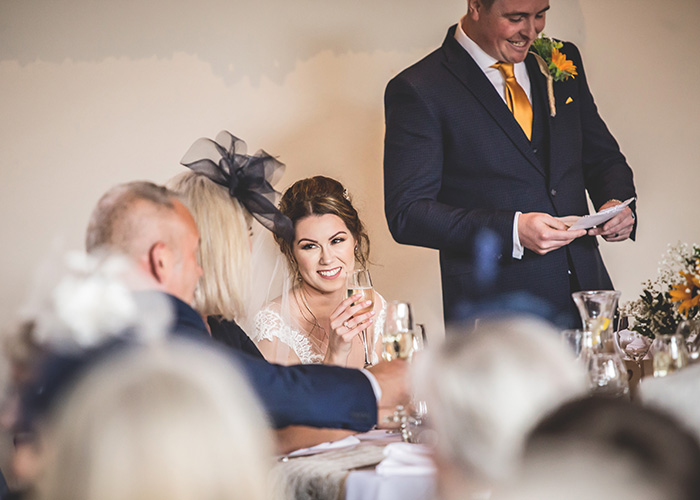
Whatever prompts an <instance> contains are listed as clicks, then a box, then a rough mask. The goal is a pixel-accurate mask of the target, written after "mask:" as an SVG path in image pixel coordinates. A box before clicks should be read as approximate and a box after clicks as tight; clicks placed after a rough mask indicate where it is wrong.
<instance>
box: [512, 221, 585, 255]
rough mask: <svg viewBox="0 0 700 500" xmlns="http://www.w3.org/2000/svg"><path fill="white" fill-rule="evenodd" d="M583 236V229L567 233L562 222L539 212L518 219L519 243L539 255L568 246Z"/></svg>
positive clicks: (566, 228) (565, 226)
mask: <svg viewBox="0 0 700 500" xmlns="http://www.w3.org/2000/svg"><path fill="white" fill-rule="evenodd" d="M585 234H586V230H585V229H578V230H575V231H568V226H567V225H566V224H564V223H563V222H562V221H560V220H558V219H557V218H555V217H552V216H551V215H549V214H545V213H541V212H528V213H524V214H520V217H519V218H518V237H519V238H520V243H521V244H522V246H523V247H525V248H527V249H530V250H532V251H533V252H535V253H537V254H539V255H544V254H546V253H548V252H551V251H552V250H556V249H557V248H561V247H563V246H565V245H568V244H569V243H571V242H572V241H574V240H575V239H576V238H580V237H581V236H584V235H585Z"/></svg>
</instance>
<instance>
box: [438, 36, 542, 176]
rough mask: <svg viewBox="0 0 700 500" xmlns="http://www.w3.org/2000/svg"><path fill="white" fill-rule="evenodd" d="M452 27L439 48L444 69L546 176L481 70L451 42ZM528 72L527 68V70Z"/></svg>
mask: <svg viewBox="0 0 700 500" xmlns="http://www.w3.org/2000/svg"><path fill="white" fill-rule="evenodd" d="M454 31H455V27H452V28H450V30H449V31H448V32H447V38H445V41H444V43H443V44H442V50H443V52H444V54H445V62H444V64H445V66H446V67H447V69H448V70H449V71H450V72H451V73H452V74H453V75H454V76H455V77H456V78H457V79H458V80H460V82H462V84H463V85H464V86H465V87H466V88H467V89H468V90H469V91H470V92H471V93H472V94H473V95H474V97H475V98H476V99H477V100H478V101H479V102H480V103H481V105H482V106H483V107H484V109H485V110H486V111H487V112H488V113H489V114H490V115H491V116H492V117H493V119H494V121H495V122H496V123H497V124H498V125H499V127H500V128H501V129H502V130H503V132H504V133H505V134H506V136H507V137H508V138H509V139H510V140H511V142H512V143H513V144H514V145H515V146H516V147H517V148H518V150H519V151H520V152H521V153H522V154H523V156H525V158H526V159H527V160H528V161H529V162H530V163H531V164H532V166H533V167H535V168H536V169H537V171H538V172H540V173H541V174H542V175H546V173H545V169H544V167H543V166H542V164H541V163H540V161H539V160H538V159H537V157H536V156H535V153H534V152H533V151H532V147H531V145H530V142H529V141H528V140H527V137H526V136H525V134H524V133H523V130H522V129H521V128H520V125H518V122H517V121H515V118H514V117H513V114H512V113H511V112H510V110H509V109H508V106H506V104H505V103H504V102H503V99H502V98H501V96H499V95H498V92H496V89H494V88H493V85H492V84H491V82H490V81H489V79H488V78H486V75H484V72H483V71H481V68H479V66H478V65H477V64H476V62H474V59H472V58H471V56H470V55H469V53H468V52H467V51H466V50H464V48H463V47H462V46H461V45H460V44H459V42H457V40H455V38H454ZM528 71H530V68H529V67H528Z"/></svg>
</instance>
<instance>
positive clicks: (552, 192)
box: [549, 189, 557, 198]
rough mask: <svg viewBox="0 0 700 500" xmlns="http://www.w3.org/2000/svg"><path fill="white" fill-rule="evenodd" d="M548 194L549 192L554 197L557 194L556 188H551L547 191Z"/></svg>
mask: <svg viewBox="0 0 700 500" xmlns="http://www.w3.org/2000/svg"><path fill="white" fill-rule="evenodd" d="M549 194H551V195H552V198H554V197H555V196H556V195H557V190H556V189H552V190H551V191H550V192H549Z"/></svg>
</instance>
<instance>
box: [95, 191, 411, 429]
mask: <svg viewBox="0 0 700 500" xmlns="http://www.w3.org/2000/svg"><path fill="white" fill-rule="evenodd" d="M199 240H200V238H199V231H198V230H197V226H196V224H195V221H194V219H193V218H192V215H191V214H190V212H189V211H188V210H187V208H185V206H184V205H183V204H182V203H181V202H180V201H178V199H177V195H176V194H175V193H173V192H171V191H169V190H167V189H166V188H164V187H161V186H156V185H154V184H151V183H148V182H132V183H128V184H124V185H120V186H116V187H114V188H112V189H111V190H109V191H108V192H107V193H106V194H105V195H104V196H103V197H102V198H101V199H100V200H99V201H98V204H97V207H96V208H95V210H94V212H93V214H92V217H91V219H90V223H89V225H88V231H87V238H86V246H87V249H88V251H89V252H98V251H100V250H108V251H109V250H111V251H117V252H120V253H122V254H125V255H127V256H129V257H130V258H131V259H132V260H133V261H134V262H135V263H136V265H137V267H138V268H139V269H140V270H141V271H142V272H143V273H144V274H145V275H147V276H149V277H150V279H151V284H150V290H151V293H154V292H155V293H159V294H162V295H163V296H164V297H166V298H167V299H168V300H170V302H171V303H172V305H173V307H174V308H175V314H176V322H175V325H174V327H173V330H174V333H177V334H180V335H188V336H191V337H195V338H199V339H205V340H206V338H208V337H209V333H208V331H207V328H206V326H205V324H204V322H203V321H202V318H201V316H200V315H199V314H198V313H197V312H195V311H194V310H193V309H192V308H191V307H190V306H189V305H188V304H189V303H191V302H192V301H193V300H194V292H195V288H196V286H197V282H198V280H199V277H200V276H201V274H202V269H201V267H200V265H199V263H198V262H197V251H198V248H199ZM230 352H231V355H232V356H234V357H235V359H236V360H237V362H238V363H239V364H240V365H241V367H242V368H243V370H244V372H245V373H246V375H247V376H248V379H249V381H250V383H251V384H252V385H253V388H254V390H255V392H256V393H257V395H258V396H259V397H260V398H261V400H262V403H263V406H264V408H265V409H266V411H267V413H268V416H269V417H270V419H271V420H272V422H273V424H274V425H275V426H277V427H284V426H287V425H292V424H297V425H309V426H314V427H324V428H346V429H354V430H360V431H364V430H368V429H369V428H371V427H372V426H373V425H375V424H376V422H377V406H378V404H379V406H387V407H390V406H393V405H395V404H397V402H400V401H406V399H407V390H406V385H405V382H404V380H403V378H404V375H405V370H406V368H405V366H404V365H403V364H401V363H399V364H397V363H395V362H392V363H383V364H379V365H377V366H376V367H373V368H372V369H371V373H363V372H360V371H358V370H347V369H342V368H339V367H324V366H294V367H282V366H278V365H272V364H269V363H267V362H266V361H264V360H262V359H255V358H254V357H253V356H250V355H247V354H245V353H243V352H241V351H239V350H231V351H230ZM372 377H373V378H374V381H376V382H377V384H378V387H379V389H380V392H381V395H380V399H379V401H377V397H376V393H375V391H374V390H373V387H372V382H373V380H372ZM377 392H379V391H377Z"/></svg>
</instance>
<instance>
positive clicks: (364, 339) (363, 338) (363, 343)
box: [362, 330, 372, 368]
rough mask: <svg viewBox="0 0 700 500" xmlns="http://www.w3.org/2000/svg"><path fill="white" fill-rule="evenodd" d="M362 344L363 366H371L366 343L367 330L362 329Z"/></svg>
mask: <svg viewBox="0 0 700 500" xmlns="http://www.w3.org/2000/svg"><path fill="white" fill-rule="evenodd" d="M362 346H363V347H364V348H365V368H367V367H368V366H372V361H371V359H370V357H369V346H368V345H367V330H362Z"/></svg>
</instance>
